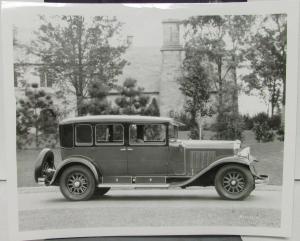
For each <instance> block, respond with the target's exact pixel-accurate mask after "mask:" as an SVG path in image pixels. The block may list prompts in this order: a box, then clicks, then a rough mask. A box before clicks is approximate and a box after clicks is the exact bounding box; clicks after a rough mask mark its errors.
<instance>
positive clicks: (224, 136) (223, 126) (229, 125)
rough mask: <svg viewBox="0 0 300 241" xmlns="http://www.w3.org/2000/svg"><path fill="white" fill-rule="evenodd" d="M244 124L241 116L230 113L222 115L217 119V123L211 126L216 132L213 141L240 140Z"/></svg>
mask: <svg viewBox="0 0 300 241" xmlns="http://www.w3.org/2000/svg"><path fill="white" fill-rule="evenodd" d="M243 127H244V122H243V119H242V117H241V116H236V115H233V114H232V113H223V114H222V115H219V116H218V117H217V122H216V123H215V124H214V125H212V130H214V131H216V132H217V133H216V135H215V136H214V137H213V139H217V140H242V139H243V134H242V133H243Z"/></svg>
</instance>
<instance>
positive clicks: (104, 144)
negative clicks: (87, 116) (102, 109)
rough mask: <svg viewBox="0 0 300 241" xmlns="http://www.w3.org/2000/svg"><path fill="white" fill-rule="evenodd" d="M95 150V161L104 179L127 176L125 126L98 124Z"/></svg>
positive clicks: (96, 126)
mask: <svg viewBox="0 0 300 241" xmlns="http://www.w3.org/2000/svg"><path fill="white" fill-rule="evenodd" d="M94 148H95V149H94V152H95V153H94V156H95V161H96V162H97V163H98V165H99V166H100V168H101V171H102V174H103V176H104V177H107V176H126V175H127V152H126V147H125V141H124V125H123V124H121V123H120V124H118V123H116V124H96V125H95V147H94ZM106 179H107V178H106ZM104 180H105V178H104ZM107 180H108V179H107Z"/></svg>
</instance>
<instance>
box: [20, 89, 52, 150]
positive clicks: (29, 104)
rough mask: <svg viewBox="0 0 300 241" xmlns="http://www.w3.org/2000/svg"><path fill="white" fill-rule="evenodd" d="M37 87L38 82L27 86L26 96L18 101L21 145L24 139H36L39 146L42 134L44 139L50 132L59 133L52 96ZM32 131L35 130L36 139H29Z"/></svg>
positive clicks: (35, 141) (28, 141) (28, 140)
mask: <svg viewBox="0 0 300 241" xmlns="http://www.w3.org/2000/svg"><path fill="white" fill-rule="evenodd" d="M37 87H38V86H37V84H32V85H31V86H30V87H27V89H26V92H25V97H24V98H21V99H20V100H18V102H17V111H16V119H17V125H16V126H17V136H18V146H19V147H21V146H20V145H22V144H23V141H24V140H25V141H26V143H30V142H32V141H34V143H35V146H36V147H39V145H40V142H41V139H40V135H41V134H43V138H42V139H47V136H48V135H49V134H50V135H51V134H54V135H55V133H57V125H58V123H57V117H56V108H55V106H54V103H53V100H52V97H51V96H50V95H49V94H48V93H47V92H45V91H44V90H41V89H38V88H37ZM31 131H33V132H34V140H30V139H29V136H30V132H31ZM54 139H55V138H54ZM54 141H56V140H54Z"/></svg>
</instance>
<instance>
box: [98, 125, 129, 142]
mask: <svg viewBox="0 0 300 241" xmlns="http://www.w3.org/2000/svg"><path fill="white" fill-rule="evenodd" d="M98 125H102V126H109V125H112V126H114V125H120V126H122V129H123V141H122V143H113V142H104V143H99V142H97V138H96V135H97V129H96V128H97V126H98ZM94 138H95V141H94V143H95V146H124V145H125V127H124V124H122V123H113V124H109V123H97V124H95V133H94Z"/></svg>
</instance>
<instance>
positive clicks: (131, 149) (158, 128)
mask: <svg viewBox="0 0 300 241" xmlns="http://www.w3.org/2000/svg"><path fill="white" fill-rule="evenodd" d="M166 135H167V131H166V125H165V124H130V125H129V143H128V147H127V160H128V175H131V176H165V175H167V172H168V171H167V167H168V156H169V148H168V145H167V138H166Z"/></svg>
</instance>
